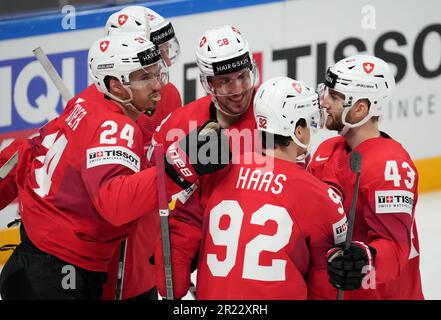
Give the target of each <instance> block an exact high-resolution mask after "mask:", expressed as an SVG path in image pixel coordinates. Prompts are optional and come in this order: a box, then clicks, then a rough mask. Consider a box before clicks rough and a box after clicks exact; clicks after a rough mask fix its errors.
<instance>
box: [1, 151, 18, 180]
mask: <svg viewBox="0 0 441 320" xmlns="http://www.w3.org/2000/svg"><path fill="white" fill-rule="evenodd" d="M17 162H18V151H15V153H14V154H13V155H12V157H10V158H9V159H8V161H6V162H5V163H4V164H3V166H2V167H1V168H0V180H2V179H4V178H5V177H6V176H7V175H8V174H9V172H11V170H12V169H14V167H15V166H16V165H17Z"/></svg>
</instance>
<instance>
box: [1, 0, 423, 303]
mask: <svg viewBox="0 0 441 320" xmlns="http://www.w3.org/2000/svg"><path fill="white" fill-rule="evenodd" d="M106 34H107V35H106V36H105V37H103V38H101V39H99V40H97V41H96V42H95V43H94V44H93V45H92V47H91V48H90V50H89V55H88V71H89V76H90V78H91V79H92V80H93V84H92V85H90V86H89V87H88V88H86V89H85V90H84V91H82V92H81V93H79V94H78V95H77V96H75V97H74V98H73V99H71V100H70V101H69V102H68V103H67V105H66V107H65V110H64V112H63V113H62V114H61V115H60V116H59V117H58V118H56V119H54V120H52V121H50V122H49V123H48V124H46V125H45V126H43V127H42V128H41V129H40V131H39V135H38V136H36V137H34V138H32V139H17V140H16V141H14V142H13V143H12V144H11V145H10V146H8V147H7V148H6V149H4V150H3V151H2V152H1V159H0V165H3V164H4V163H6V162H7V161H8V160H9V159H10V157H11V156H12V155H13V154H14V153H16V152H18V155H19V161H18V164H17V166H16V167H15V168H14V169H13V170H11V171H10V172H9V174H8V175H7V176H6V177H5V178H4V179H2V180H0V188H1V193H2V197H1V201H0V207H1V208H3V207H5V206H6V205H8V204H9V203H10V202H11V201H13V200H14V199H15V198H16V197H18V199H19V203H20V215H21V218H22V223H21V226H20V235H21V243H20V244H19V245H18V246H17V248H16V249H15V250H14V253H13V254H12V256H11V258H10V259H9V260H8V261H7V263H6V265H5V266H4V268H3V270H2V273H1V276H0V294H1V296H2V298H3V299H113V297H114V296H115V287H116V279H117V270H118V260H119V256H120V250H119V248H120V243H121V241H123V240H124V239H125V241H126V243H127V252H126V259H125V268H124V286H123V295H122V298H123V299H157V292H158V291H159V294H160V295H161V296H163V297H165V296H166V290H167V285H166V276H165V274H164V254H163V250H162V245H161V226H160V218H159V215H158V192H160V190H158V189H157V184H156V177H157V175H158V174H163V175H165V176H166V189H167V196H168V197H169V200H170V207H171V209H172V211H171V213H170V216H169V221H168V222H169V232H170V245H171V266H172V270H173V272H172V279H173V291H174V297H175V298H178V299H179V298H182V297H183V296H185V295H186V294H187V292H188V290H189V288H190V275H191V273H192V272H193V271H194V270H195V269H197V289H196V299H335V298H336V296H337V289H343V290H346V291H345V295H344V298H345V299H423V298H424V297H423V293H422V289H421V279H420V271H419V246H418V234H417V228H416V224H415V215H414V213H415V212H414V211H415V206H416V203H417V198H418V192H417V186H418V174H417V171H416V168H415V166H414V164H413V162H412V160H411V158H410V156H409V155H408V153H407V152H406V151H405V150H404V148H403V147H402V146H401V145H400V144H399V143H398V142H396V141H395V140H394V139H392V138H391V137H389V136H388V135H387V134H386V133H384V132H382V131H380V130H379V127H378V125H379V123H378V120H379V116H381V114H382V108H383V107H384V106H385V104H386V103H387V101H388V100H389V99H390V97H391V94H392V91H393V89H394V87H395V80H394V76H393V72H392V70H391V69H390V67H389V66H388V64H387V63H386V62H384V61H383V60H381V59H379V58H376V57H373V56H367V55H357V56H352V57H348V58H345V59H343V60H341V61H339V62H337V63H336V64H335V65H333V66H331V67H330V68H329V69H328V71H327V74H326V78H325V82H324V83H323V84H320V85H319V86H318V88H317V90H315V89H313V88H311V87H310V86H308V85H306V84H305V83H303V82H301V81H297V80H294V79H290V78H288V77H275V78H272V79H269V80H267V81H265V82H263V84H261V85H260V86H258V79H259V75H258V69H257V66H256V64H255V62H254V60H253V58H252V55H251V51H250V48H249V45H248V42H247V40H246V39H245V37H244V36H243V35H242V34H241V33H240V31H239V30H238V29H237V28H235V27H232V26H228V25H226V26H221V27H217V28H213V29H210V30H207V31H206V32H205V33H204V34H203V35H202V36H201V37H200V38H199V40H198V42H197V43H198V45H197V48H196V61H197V65H198V68H199V73H200V81H201V84H202V86H203V88H204V89H205V91H206V93H207V95H206V96H205V97H202V98H200V99H197V100H195V101H193V102H191V103H189V104H188V105H186V106H183V107H182V106H181V98H180V94H179V92H178V90H177V89H176V87H175V86H174V85H173V84H172V83H169V82H168V72H169V68H170V70H172V68H173V64H174V62H175V61H176V59H177V57H178V55H179V49H180V47H179V42H178V40H177V38H176V36H175V32H174V29H173V26H172V24H171V23H170V22H169V21H167V20H165V19H164V18H163V17H161V16H160V15H158V14H157V13H156V12H154V11H152V10H150V9H148V8H145V7H140V6H130V7H126V8H124V9H123V10H121V11H119V12H117V13H114V14H112V15H111V16H110V18H109V19H108V22H107V24H106ZM318 129H323V130H325V129H328V130H332V131H335V132H338V133H339V135H338V136H336V137H334V138H331V139H328V140H326V141H324V142H322V143H321V144H320V145H319V147H318V149H317V150H316V152H315V154H314V155H313V156H311V155H310V154H309V143H310V136H311V134H312V133H313V132H314V131H315V130H318ZM256 130H257V132H258V133H259V134H258V135H251V136H252V137H253V138H252V140H253V141H252V142H251V143H240V141H241V134H242V133H243V132H247V131H248V132H255V131H256ZM178 131H179V132H180V133H181V134H180V135H179V134H174V133H176V132H178ZM207 132H208V134H207ZM238 141H239V142H238ZM159 145H163V146H164V148H165V150H166V154H165V155H164V160H165V170H164V172H162V173H161V172H160V173H157V172H158V171H157V170H156V168H155V157H154V156H153V155H154V154H155V152H156V151H155V147H156V146H159ZM214 148H215V149H214ZM207 150H208V152H207ZM353 152H358V153H360V154H361V156H362V167H361V175H360V186H359V189H358V194H357V195H358V201H357V206H356V211H355V212H356V215H355V221H354V229H353V236H352V242H351V244H350V246H349V249H345V248H343V244H344V242H345V239H346V230H347V226H348V224H347V217H346V215H347V214H348V213H349V211H350V207H351V201H352V198H353V197H354V186H355V182H356V181H355V180H356V176H355V174H354V173H353V172H352V171H351V168H350V165H349V159H350V157H351V154H352V153H353ZM202 155H205V157H203V156H202ZM156 159H157V158H156ZM66 265H71V266H73V267H74V269H75V275H76V277H75V286H70V287H69V288H65V287H63V286H62V285H61V284H62V282H63V277H65V276H66V274H65V273H63V272H62V270H63V268H64V267H65V266H66Z"/></svg>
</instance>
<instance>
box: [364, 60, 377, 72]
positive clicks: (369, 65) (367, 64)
mask: <svg viewBox="0 0 441 320" xmlns="http://www.w3.org/2000/svg"><path fill="white" fill-rule="evenodd" d="M374 67H375V65H374V64H373V63H372V62H364V63H363V69H364V72H366V73H371V72H372V70H374Z"/></svg>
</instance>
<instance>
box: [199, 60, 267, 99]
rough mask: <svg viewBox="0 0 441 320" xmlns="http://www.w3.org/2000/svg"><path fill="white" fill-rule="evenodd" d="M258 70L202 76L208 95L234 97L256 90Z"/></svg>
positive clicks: (254, 68)
mask: <svg viewBox="0 0 441 320" xmlns="http://www.w3.org/2000/svg"><path fill="white" fill-rule="evenodd" d="M255 70H257V68H256V67H255V66H254V65H253V66H252V67H251V68H244V69H242V70H239V71H236V72H232V73H227V74H220V75H215V76H202V85H203V86H204V88H205V90H206V91H207V93H209V94H211V95H214V96H218V97H219V96H233V95H239V94H242V93H244V92H245V91H248V90H251V89H252V88H254V86H255V84H256V83H257V79H258V76H257V72H256V71H255Z"/></svg>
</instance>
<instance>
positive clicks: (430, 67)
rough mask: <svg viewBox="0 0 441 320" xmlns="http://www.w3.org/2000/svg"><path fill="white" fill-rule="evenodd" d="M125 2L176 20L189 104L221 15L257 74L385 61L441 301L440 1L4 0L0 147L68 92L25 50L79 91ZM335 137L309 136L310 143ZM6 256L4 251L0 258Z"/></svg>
mask: <svg viewBox="0 0 441 320" xmlns="http://www.w3.org/2000/svg"><path fill="white" fill-rule="evenodd" d="M129 4H137V5H144V6H147V7H150V8H151V9H153V10H155V11H157V12H158V13H159V14H161V15H163V16H164V17H166V18H168V19H169V20H171V21H172V23H173V26H174V29H175V32H176V35H177V37H178V39H179V41H180V44H181V55H180V57H179V61H178V62H177V64H176V65H174V66H173V67H172V68H171V70H170V80H171V82H173V83H174V84H175V85H176V87H177V88H178V89H179V90H180V92H181V96H182V98H183V101H184V103H188V102H190V101H192V100H194V99H196V98H198V97H201V96H202V95H204V94H205V93H204V91H203V89H202V86H201V85H200V83H199V78H198V70H197V67H196V64H195V48H196V46H197V45H198V43H197V39H198V37H199V36H200V35H201V34H202V33H203V32H204V31H205V30H206V29H208V28H212V27H215V26H220V25H224V24H231V25H233V26H236V27H237V28H238V29H239V30H240V31H241V33H242V34H243V35H244V37H245V38H246V39H248V41H249V44H250V47H251V48H252V50H253V55H254V58H255V60H256V62H257V64H258V66H259V71H260V81H262V80H263V81H264V80H266V79H268V78H270V77H273V76H279V75H287V76H289V77H292V78H295V79H299V80H303V81H305V82H306V83H309V84H310V85H311V86H316V84H317V83H320V82H322V81H323V79H324V74H325V71H326V68H327V66H329V65H331V64H333V63H334V62H336V61H338V60H340V59H342V58H343V57H345V56H349V55H352V54H356V53H367V54H373V55H376V56H378V57H380V58H382V59H384V60H386V61H387V62H389V63H390V64H391V66H392V67H393V68H394V71H395V77H396V81H397V89H396V92H395V95H394V98H393V99H392V101H391V102H390V103H389V105H388V106H386V107H385V108H384V116H383V117H382V120H381V128H382V130H383V131H385V132H387V133H388V134H390V135H391V136H392V137H394V138H395V139H397V140H398V141H399V142H400V143H401V144H402V145H403V146H404V147H405V148H406V150H408V152H409V154H410V155H411V157H412V158H413V159H414V161H415V163H416V165H417V168H418V171H419V175H420V181H419V192H420V198H419V203H418V206H417V213H416V214H417V218H416V219H417V224H418V227H419V237H420V246H421V252H420V253H421V261H422V277H423V286H424V292H425V294H426V297H427V298H431V299H441V288H440V286H441V277H440V276H439V275H438V271H439V270H441V259H440V256H441V249H438V247H439V245H438V244H439V243H441V217H440V216H439V215H440V214H441V192H440V190H441V143H440V138H441V126H440V123H441V15H440V12H441V1H439V0H425V1H415V0H402V1H398V0H389V1H382V0H370V1H365V0H334V1H327V0H243V1H235V0H164V1H127V0H124V1H121V0H119V1H117V0H113V1H111V0H108V1H86V0H77V1H62V0H60V1H54V0H39V1H25V0H14V1H0V150H1V149H3V148H4V147H6V146H7V145H8V144H9V143H11V142H12V141H13V140H14V139H16V138H18V137H29V136H32V135H33V134H34V133H35V132H36V130H37V129H38V128H39V127H40V126H42V125H44V124H45V123H46V122H47V121H49V120H50V119H52V118H54V117H56V116H57V115H58V114H60V113H61V112H62V111H63V107H64V104H65V102H64V101H63V100H62V99H61V98H60V96H59V94H58V91H57V89H56V88H55V86H54V85H53V84H52V83H51V81H50V80H49V78H48V76H47V75H46V74H45V72H44V70H43V69H42V67H41V66H40V64H39V63H38V62H37V61H36V59H35V58H34V56H33V54H32V50H33V49H34V48H36V47H38V46H40V47H42V48H43V50H44V51H45V52H46V54H47V55H48V57H49V59H50V60H51V61H52V63H53V64H54V66H55V68H56V69H57V71H58V72H59V73H60V75H61V76H62V78H63V81H64V82H65V83H66V85H67V87H68V89H69V90H70V91H71V92H73V93H79V92H80V91H82V90H83V89H84V88H85V87H86V86H87V85H88V84H89V79H88V76H87V68H86V58H87V50H88V48H89V46H90V45H91V44H92V42H93V41H95V40H96V39H97V38H99V37H101V36H103V35H104V25H105V23H106V20H107V18H108V17H109V16H110V14H112V13H114V12H116V11H118V10H120V9H121V8H122V7H124V6H126V5H129ZM331 135H332V133H329V132H326V131H324V132H321V133H319V134H318V135H316V136H315V137H314V141H313V149H314V148H315V147H316V146H317V144H318V143H320V141H322V140H323V139H324V138H326V137H329V136H331ZM0 196H1V195H0ZM17 206H18V205H17V203H14V204H12V205H11V206H9V207H8V208H6V209H4V210H3V211H0V246H1V245H3V244H5V243H11V242H14V241H15V242H16V241H18V235H17V231H16V229H12V230H7V229H6V224H7V223H8V222H9V221H11V220H13V219H14V217H15V216H16V212H17ZM7 256H8V254H7V253H1V252H0V265H1V264H2V263H4V261H5V260H6V258H7Z"/></svg>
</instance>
